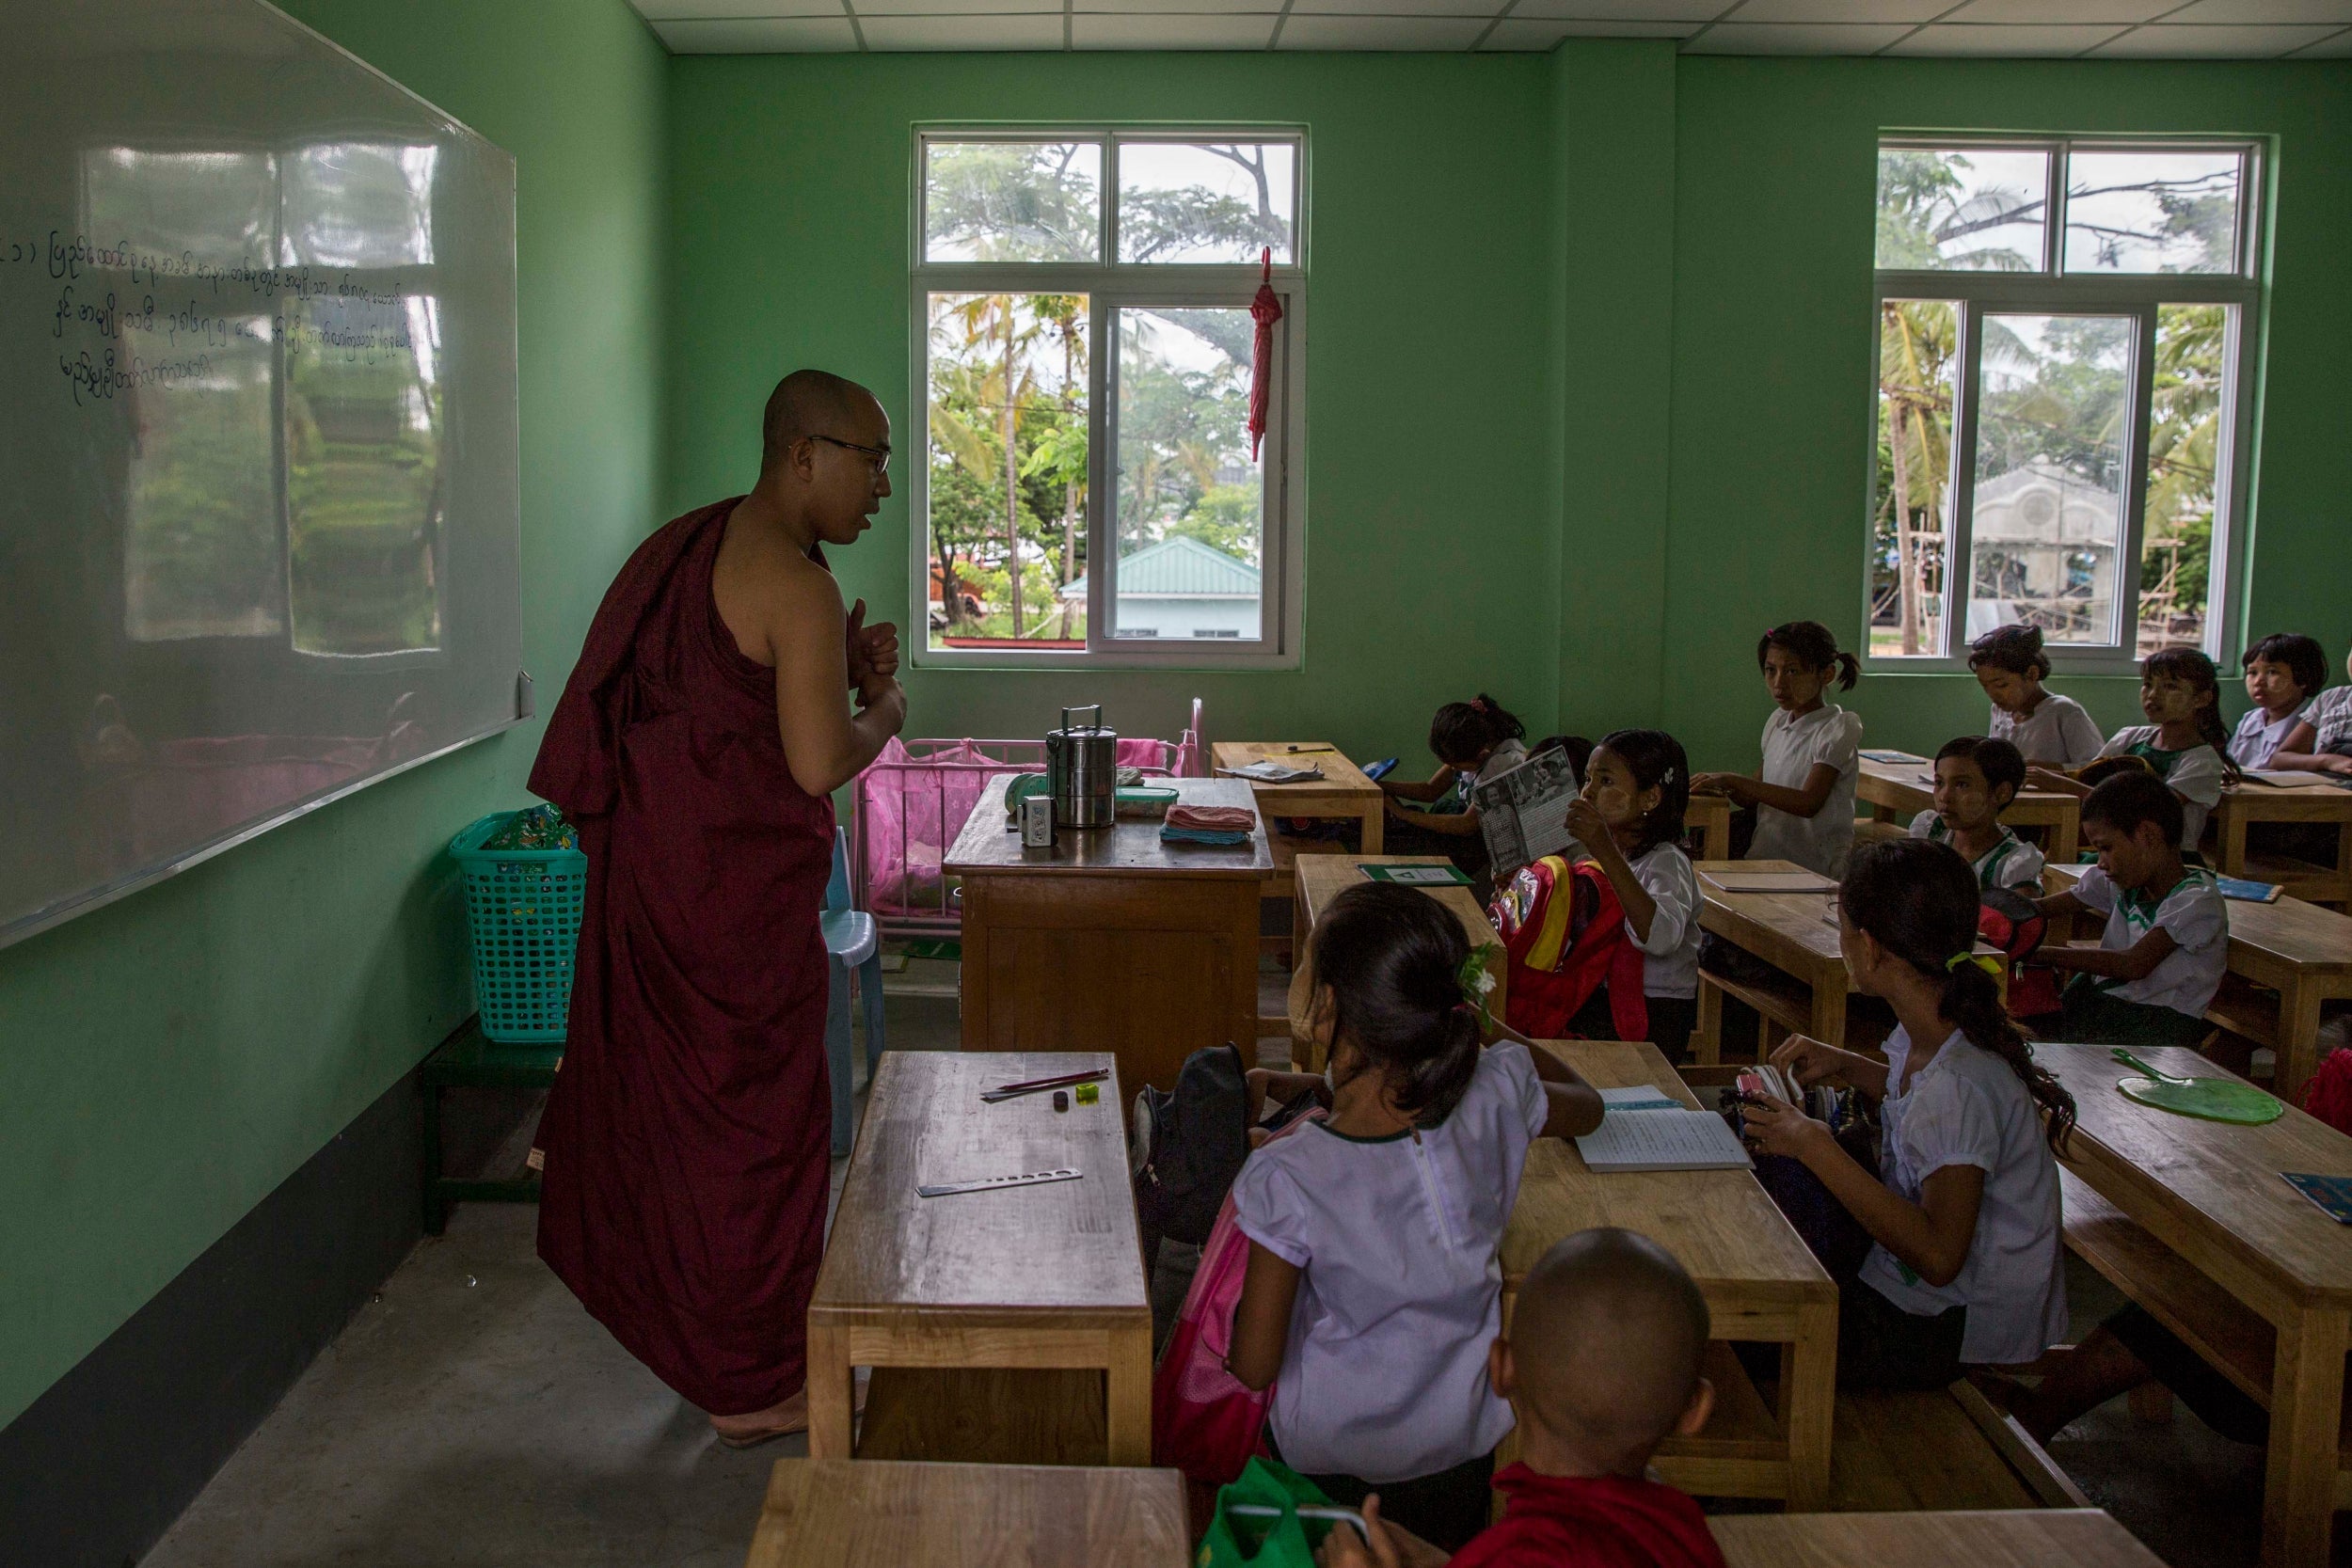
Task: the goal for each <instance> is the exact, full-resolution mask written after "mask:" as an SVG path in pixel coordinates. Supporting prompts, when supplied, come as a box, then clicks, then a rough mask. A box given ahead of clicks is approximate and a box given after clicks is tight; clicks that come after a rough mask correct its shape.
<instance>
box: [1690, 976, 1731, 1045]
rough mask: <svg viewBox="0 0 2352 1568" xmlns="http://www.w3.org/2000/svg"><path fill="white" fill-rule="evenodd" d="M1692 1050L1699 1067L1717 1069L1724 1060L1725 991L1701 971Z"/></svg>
mask: <svg viewBox="0 0 2352 1568" xmlns="http://www.w3.org/2000/svg"><path fill="white" fill-rule="evenodd" d="M1691 1046H1692V1050H1694V1051H1695V1052H1697V1053H1698V1059H1699V1066H1701V1067H1715V1066H1717V1065H1719V1064H1720V1063H1721V1062H1722V1061H1723V1059H1724V993H1723V989H1722V988H1721V987H1719V986H1717V985H1716V984H1715V982H1714V981H1713V980H1711V979H1709V978H1708V975H1707V972H1706V971H1705V970H1701V971H1699V1015H1698V1022H1697V1024H1696V1026H1695V1027H1693V1028H1692V1031H1691Z"/></svg>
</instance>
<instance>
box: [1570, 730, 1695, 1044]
mask: <svg viewBox="0 0 2352 1568" xmlns="http://www.w3.org/2000/svg"><path fill="white" fill-rule="evenodd" d="M1690 796H1691V764H1690V762H1689V760H1688V759H1687V758H1685V757H1684V755H1683V752H1682V743H1681V742H1680V741H1678V740H1677V739H1676V738H1675V737H1674V736H1670V735H1668V734H1667V733H1666V732H1665V731H1663V730H1618V731H1616V732H1615V733H1613V734H1612V735H1609V736H1604V737H1603V738H1602V740H1601V742H1600V744H1599V745H1597V746H1596V747H1594V748H1593V754H1592V757H1591V759H1590V760H1589V761H1588V762H1587V763H1586V765H1585V769H1584V792H1583V794H1582V795H1581V796H1580V797H1578V799H1576V800H1573V801H1571V802H1569V805H1568V827H1569V830H1570V831H1571V832H1574V833H1575V834H1576V836H1577V838H1578V839H1579V840H1580V841H1581V843H1582V844H1583V845H1584V847H1585V849H1586V850H1587V852H1588V853H1590V854H1591V856H1592V857H1593V863H1594V864H1596V865H1597V866H1599V867H1600V869H1601V872H1602V874H1603V875H1604V876H1606V877H1607V878H1608V879H1609V885H1610V886H1611V887H1613V888H1614V889H1616V892H1617V902H1618V903H1619V904H1621V905H1623V906H1624V908H1625V934H1626V937H1627V939H1628V940H1629V941H1630V942H1632V943H1633V945H1634V946H1636V947H1638V948H1640V949H1641V950H1642V997H1643V1000H1644V1002H1645V1004H1646V1005H1647V1006H1648V1008H1649V1039H1650V1043H1651V1044H1653V1045H1655V1046H1657V1047H1658V1049H1659V1050H1661V1051H1662V1052H1664V1053H1665V1055H1666V1059H1667V1060H1668V1061H1670V1062H1678V1061H1680V1060H1681V1059H1682V1057H1683V1054H1684V1053H1685V1052H1686V1051H1688V1049H1689V1048H1690V1044H1691V1030H1692V1026H1693V1025H1695V1024H1696V1023H1697V1022H1698V994H1699V879H1698V873H1696V872H1695V871H1693V870H1692V868H1691V857H1690V856H1689V855H1687V854H1685V853H1683V849H1682V816H1683V813H1684V811H1685V810H1686V809H1687V808H1688V806H1689V804H1690ZM1610 1017H1611V1013H1610V1007H1609V986H1608V983H1607V982H1606V981H1604V982H1602V984H1601V985H1600V987H1599V989H1597V990H1595V991H1594V992H1593V994H1592V995H1591V996H1590V997H1589V998H1587V999H1586V1001H1585V1004H1584V1006H1583V1007H1582V1008H1581V1009H1580V1010H1579V1011H1578V1013H1577V1015H1576V1017H1575V1018H1573V1019H1570V1020H1569V1021H1568V1028H1569V1030H1570V1031H1571V1032H1572V1033H1575V1034H1579V1035H1582V1036H1584V1037H1587V1038H1597V1039H1605V1038H1608V1037H1611V1036H1613V1034H1614V1032H1615V1031H1614V1029H1613V1026H1612V1025H1611V1023H1610V1022H1609V1019H1610Z"/></svg>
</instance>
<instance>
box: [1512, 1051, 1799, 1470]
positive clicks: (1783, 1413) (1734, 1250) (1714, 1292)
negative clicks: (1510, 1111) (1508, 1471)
mask: <svg viewBox="0 0 2352 1568" xmlns="http://www.w3.org/2000/svg"><path fill="white" fill-rule="evenodd" d="M1546 1043H1547V1045H1548V1046H1549V1049H1550V1050H1551V1051H1552V1052H1553V1053H1555V1054H1557V1055H1558V1056H1559V1057H1560V1059H1561V1060H1563V1061H1565V1062H1566V1063H1567V1064H1568V1065H1569V1066H1571V1067H1573V1068H1575V1069H1576V1070H1577V1071H1578V1072H1579V1073H1581V1074H1582V1075H1583V1077H1584V1078H1585V1080H1586V1081H1587V1082H1588V1083H1590V1084H1592V1085H1594V1086H1596V1087H1597V1088H1629V1087H1633V1086H1635V1085H1644V1084H1647V1085H1652V1086H1654V1087H1656V1088H1657V1089H1659V1090H1660V1091H1661V1092H1662V1093H1665V1094H1669V1095H1672V1096H1674V1097H1675V1098H1676V1099H1678V1100H1680V1101H1683V1103H1685V1104H1687V1105H1689V1106H1691V1107H1692V1109H1693V1110H1696V1109H1698V1108H1699V1103H1698V1101H1697V1100H1696V1099H1695V1098H1694V1097H1693V1096H1692V1093H1691V1091H1690V1089H1689V1088H1688V1087H1686V1086H1685V1085H1684V1084H1683V1082H1682V1079H1681V1078H1680V1077H1679V1076H1677V1074H1676V1072H1675V1069H1673V1068H1672V1067H1670V1066H1668V1065H1667V1062H1666V1058H1665V1057H1664V1056H1663V1055H1662V1054H1661V1053H1660V1052H1659V1050H1658V1048H1657V1047H1656V1046H1654V1045H1651V1044H1649V1043H1648V1042H1647V1041H1645V1040H1636V1041H1630V1042H1629V1041H1623V1040H1552V1041H1548V1042H1546ZM1603 1225H1613V1226H1623V1227H1625V1228H1627V1229H1629V1230H1634V1231H1638V1232H1640V1233H1641V1234H1643V1235H1645V1236H1647V1237H1649V1238H1651V1239H1652V1240H1654V1241H1656V1242H1657V1243H1659V1244H1660V1245H1661V1246H1663V1247H1664V1248H1665V1249H1666V1250H1667V1251H1668V1252H1671V1253H1673V1254H1674V1255H1675V1257H1676V1259H1677V1260H1678V1261H1679V1262H1680V1263H1681V1264H1682V1266H1683V1267H1684V1268H1685V1269H1687V1270H1689V1271H1690V1275H1691V1277H1692V1279H1694V1280H1696V1281H1697V1282H1698V1287H1699V1291H1700V1292H1701V1293H1702V1294H1704V1295H1705V1296H1706V1298H1707V1310H1708V1315H1709V1317H1710V1319H1711V1320H1712V1323H1713V1325H1714V1333H1715V1336H1716V1338H1718V1339H1752V1340H1763V1341H1767V1342H1770V1341H1778V1342H1779V1343H1780V1344H1781V1346H1782V1347H1783V1348H1782V1352H1781V1378H1780V1407H1779V1409H1778V1410H1777V1411H1773V1410H1768V1409H1767V1408H1766V1407H1765V1405H1764V1404H1763V1402H1761V1401H1760V1400H1758V1399H1757V1398H1756V1391H1755V1386H1754V1385H1752V1384H1750V1383H1749V1381H1748V1379H1747V1375H1746V1374H1745V1373H1744V1372H1742V1371H1740V1367H1739V1363H1738V1362H1737V1361H1735V1360H1733V1359H1732V1358H1731V1357H1730V1356H1729V1355H1728V1354H1724V1353H1718V1354H1717V1355H1716V1357H1714V1358H1711V1359H1710V1363H1709V1367H1708V1371H1709V1373H1710V1375H1713V1376H1714V1377H1715V1378H1716V1380H1717V1384H1718V1387H1717V1399H1716V1405H1715V1414H1714V1415H1713V1417H1712V1418H1709V1420H1708V1425H1707V1430H1706V1431H1704V1432H1702V1433H1700V1434H1699V1435H1698V1436H1696V1437H1671V1438H1668V1439H1667V1440H1666V1445H1665V1447H1664V1448H1662V1449H1660V1450H1659V1452H1658V1458H1657V1460H1656V1464H1657V1465H1658V1469H1659V1473H1660V1474H1661V1475H1662V1476H1664V1477H1665V1479H1666V1480H1668V1481H1672V1482H1673V1483H1674V1484H1675V1485H1677V1486H1679V1487H1681V1488H1682V1489H1683V1490H1684V1491H1687V1492H1696V1493H1701V1494H1705V1495H1708V1496H1712V1497H1785V1498H1787V1499H1788V1506H1789V1507H1790V1508H1792V1509H1804V1508H1820V1507H1822V1506H1824V1505H1825V1503H1826V1502H1827V1499H1828V1497H1829V1480H1830V1413H1831V1409H1832V1407H1833V1405H1834V1403H1835V1402H1836V1380H1837V1287H1836V1284H1835V1283H1833V1282H1832V1281H1831V1279H1830V1276H1829V1275H1828V1274H1827V1273H1826V1272H1825V1271H1824V1270H1823V1269H1822V1267H1821V1265H1820V1262H1818V1261H1817V1260H1816V1259H1814V1256H1813V1254H1812V1253H1811V1252H1810V1251H1808V1250H1807V1249H1806V1247H1805V1244H1804V1241H1803V1240H1802V1239H1801V1238H1799V1236H1798V1235H1797V1233H1796V1231H1795V1230H1794V1229H1793V1228H1792V1227H1790V1226H1789V1224H1788V1219H1787V1217H1786V1216H1784V1215H1783V1214H1782V1213H1781V1212H1780V1210H1779V1209H1778V1208H1777V1207H1775V1206H1774V1205H1773V1203H1772V1199H1771V1198H1770V1197H1769V1196H1766V1195H1765V1192H1764V1189H1763V1188H1762V1187H1761V1186H1760V1185H1758V1184H1757V1182H1756V1177H1755V1176H1754V1175H1753V1174H1752V1173H1750V1172H1748V1171H1745V1170H1679V1171H1622V1172H1612V1173H1610V1174H1608V1175H1605V1176H1596V1175H1595V1174H1593V1172H1592V1171H1591V1170H1589V1169H1587V1168H1586V1166H1585V1164H1584V1158H1583V1156H1582V1155H1581V1154H1579V1153H1578V1152H1577V1150H1576V1145H1575V1144H1574V1143H1572V1142H1569V1141H1567V1140H1565V1139H1560V1138H1538V1139H1536V1140H1535V1141H1534V1144H1533V1145H1532V1146H1530V1148H1529V1149H1528V1154H1527V1169H1526V1172H1525V1174H1524V1175H1522V1176H1521V1177H1520V1178H1519V1197H1518V1207H1517V1208H1515V1209H1513V1210H1512V1212H1511V1222H1510V1225H1509V1226H1508V1227H1506V1228H1505V1230H1504V1231H1503V1236H1502V1289H1503V1299H1504V1310H1505V1311H1506V1312H1508V1310H1509V1304H1510V1302H1511V1300H1512V1297H1513V1293H1514V1292H1516V1291H1517V1290H1518V1286H1519V1283H1520V1282H1521V1281H1522V1280H1524V1279H1525V1278H1526V1277H1527V1274H1528V1271H1529V1270H1530V1269H1532V1268H1533V1267H1534V1264H1535V1260H1536V1259H1539V1258H1541V1257H1542V1256H1543V1255H1544V1252H1545V1250H1546V1249H1547V1248H1549V1246H1550V1245H1551V1244H1552V1243H1555V1242H1557V1241H1559V1240H1561V1239H1562V1238H1563V1237H1565V1236H1572V1235H1574V1234H1576V1233H1577V1232H1578V1231H1580V1230H1587V1229H1590V1228H1591V1227H1594V1226H1603Z"/></svg>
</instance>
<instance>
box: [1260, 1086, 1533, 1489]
mask: <svg viewBox="0 0 2352 1568" xmlns="http://www.w3.org/2000/svg"><path fill="white" fill-rule="evenodd" d="M1549 1111H1550V1102H1549V1097H1547V1096H1546V1095H1545V1093H1544V1086H1543V1084H1542V1082H1541V1081H1540V1080H1539V1079H1538V1078H1537V1077H1536V1076H1535V1063H1534V1059H1533V1058H1532V1057H1530V1056H1529V1055H1528V1053H1527V1048H1526V1047H1525V1046H1522V1045H1516V1044H1513V1043H1511V1042H1509V1041H1504V1042H1502V1043H1501V1044H1498V1045H1493V1046H1489V1047H1488V1048H1487V1049H1486V1051H1485V1052H1484V1053H1481V1055H1480V1056H1479V1059H1478V1069H1477V1072H1476V1073H1475V1074H1474V1075H1473V1076H1472V1077H1471V1079H1470V1087H1469V1089H1468V1090H1466V1091H1465V1092H1464V1093H1463V1096H1462V1101H1461V1103H1460V1104H1458V1105H1456V1106H1455V1107H1454V1114H1453V1115H1451V1116H1449V1117H1446V1119H1445V1120H1444V1122H1442V1123H1441V1124H1439V1125H1438V1126H1437V1127H1433V1128H1424V1129H1422V1130H1421V1131H1420V1132H1419V1133H1418V1134H1416V1133H1414V1132H1400V1133H1398V1134H1397V1135H1396V1136H1394V1137H1392V1138H1382V1139H1377V1140H1374V1141H1369V1142H1367V1141H1364V1140H1362V1139H1357V1138H1350V1137H1347V1136H1345V1135H1344V1134H1343V1133H1339V1132H1332V1131H1331V1130H1330V1129H1329V1128H1328V1127H1327V1126H1324V1125H1323V1124H1321V1123H1320V1122H1318V1123H1315V1124H1313V1125H1311V1126H1308V1127H1303V1128H1301V1129H1299V1130H1298V1131H1297V1132H1294V1133H1292V1134H1290V1135H1289V1136H1287V1137H1283V1138H1278V1139H1276V1140H1275V1141H1274V1142H1272V1143H1270V1144H1268V1145H1266V1146H1265V1147H1264V1148H1261V1149H1257V1150H1255V1151H1254V1152H1252V1153H1251V1154H1250V1156H1249V1158H1248V1161H1247V1162H1245V1163H1244V1164H1243V1165H1242V1167H1241V1174H1240V1175H1239V1176H1237V1177H1235V1178H1234V1179H1233V1219H1234V1223H1235V1224H1237V1225H1238V1226H1240V1227H1241V1231H1242V1234H1243V1235H1245V1236H1248V1238H1249V1239H1250V1240H1251V1241H1253V1242H1255V1243H1258V1244H1259V1245H1260V1246H1262V1247H1264V1248H1265V1249H1266V1250H1267V1251H1268V1252H1271V1253H1273V1254H1274V1255H1275V1256H1276V1257H1278V1258H1279V1259H1282V1260H1283V1261H1284V1262H1286V1263H1289V1264H1291V1265H1292V1266H1294V1267H1295V1268H1296V1269H1298V1270H1299V1271H1300V1273H1299V1280H1298V1297H1297V1301H1296V1304H1295V1306H1294V1307H1292V1308H1291V1332H1290V1341H1289V1343H1288V1345H1287V1346H1286V1347H1285V1348H1284V1350H1283V1352H1282V1370H1281V1372H1280V1373H1279V1375H1278V1376H1277V1378H1276V1379H1275V1384H1274V1400H1273V1403H1272V1406H1271V1408H1270V1409H1269V1411H1268V1413H1267V1418H1268V1419H1269V1420H1270V1421H1272V1422H1273V1425H1274V1440H1275V1442H1276V1444H1277V1445H1278V1446H1279V1447H1280V1449H1281V1450H1282V1462H1283V1463H1284V1464H1286V1465H1289V1466H1290V1467H1291V1468H1293V1469H1295V1470H1299V1471H1304V1472H1306V1473H1308V1474H1311V1475H1312V1474H1338V1475H1350V1476H1356V1477H1359V1478H1360V1479H1362V1480H1364V1481H1371V1482H1374V1483H1375V1484H1384V1483H1387V1482H1390V1481H1408V1480H1411V1479H1413V1478H1414V1477H1417V1476H1427V1475H1434V1474H1436V1473H1437V1472H1438V1471H1439V1470H1446V1469H1451V1468H1452V1467H1453V1466H1454V1465H1459V1464H1461V1463H1463V1462H1464V1461H1465V1460H1468V1459H1470V1458H1471V1457H1472V1456H1473V1455H1476V1454H1482V1453H1486V1452H1490V1451H1491V1450H1492V1449H1493V1448H1494V1446H1495V1445H1496V1444H1497V1443H1499V1442H1501V1441H1502V1435H1503V1433H1506V1432H1508V1431H1510V1430H1511V1407H1510V1406H1509V1405H1508V1404H1506V1403H1504V1402H1502V1400H1500V1399H1498V1398H1496V1397H1495V1392H1494V1389H1493V1388H1492V1387H1491V1386H1488V1384H1487V1382H1486V1347H1487V1346H1488V1345H1489V1344H1491V1343H1493V1341H1494V1338H1495V1336H1496V1335H1497V1334H1498V1333H1500V1332H1502V1262H1501V1260H1500V1259H1498V1257H1497V1256H1496V1250H1495V1249H1496V1248H1497V1247H1498V1246H1499V1245H1501V1243H1502V1227H1503V1225H1504V1223H1505V1222H1506V1221H1508V1220H1509V1218H1510V1217H1511V1206H1512V1205H1513V1204H1514V1203H1515V1202H1517V1201H1518V1191H1519V1173H1520V1171H1521V1170H1522V1169H1523V1168H1524V1167H1525V1165H1526V1164H1527V1146H1528V1145H1529V1143H1531V1142H1532V1141H1534V1138H1535V1137H1536V1135H1537V1134H1539V1133H1540V1132H1543V1129H1544V1123H1545V1121H1546V1120H1547V1119H1548V1118H1549Z"/></svg>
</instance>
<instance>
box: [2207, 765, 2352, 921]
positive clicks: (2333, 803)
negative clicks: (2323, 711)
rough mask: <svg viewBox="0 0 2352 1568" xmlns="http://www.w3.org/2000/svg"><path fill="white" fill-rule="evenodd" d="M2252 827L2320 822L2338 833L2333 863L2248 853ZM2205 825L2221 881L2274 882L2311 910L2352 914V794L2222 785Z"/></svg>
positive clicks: (2316, 787)
mask: <svg viewBox="0 0 2352 1568" xmlns="http://www.w3.org/2000/svg"><path fill="white" fill-rule="evenodd" d="M2252 822H2319V823H2328V824H2331V825H2333V826H2334V828H2335V830H2336V863H2335V864H2334V865H2332V866H2328V865H2314V864H2312V863H2311V862H2309V861H2301V860H2294V859H2291V858H2289V857H2287V856H2284V855H2253V856H2249V855H2248V854H2247V852H2246V829H2247V825H2248V824H2249V823H2252ZM2206 824H2207V826H2208V827H2209V828H2210V829H2211V831H2212V832H2213V836H2214V865H2215V867H2216V869H2217V870H2218V871H2219V872H2220V873H2221V875H2222V876H2224V877H2250V878H2252V879H2255V880H2256V881H2260V882H2277V883H2279V884H2280V886H2281V887H2283V888H2285V889H2286V891H2287V892H2288V893H2289V894H2292V895H2294V896H2296V897H2297V898H2301V899H2303V900H2305V901H2306V902H2309V903H2313V904H2333V905H2335V906H2336V907H2337V908H2338V909H2352V789H2342V788H2339V787H2337V786H2336V785H2334V784H2318V783H2313V784H2224V785H2223V786H2222V788H2221V800H2220V801H2219V802H2218V803H2217V805H2215V807H2214V808H2213V815H2212V816H2209V817H2207V818H2206Z"/></svg>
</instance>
